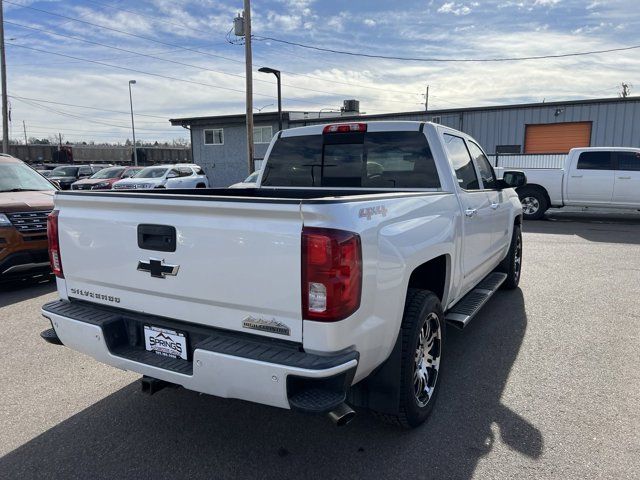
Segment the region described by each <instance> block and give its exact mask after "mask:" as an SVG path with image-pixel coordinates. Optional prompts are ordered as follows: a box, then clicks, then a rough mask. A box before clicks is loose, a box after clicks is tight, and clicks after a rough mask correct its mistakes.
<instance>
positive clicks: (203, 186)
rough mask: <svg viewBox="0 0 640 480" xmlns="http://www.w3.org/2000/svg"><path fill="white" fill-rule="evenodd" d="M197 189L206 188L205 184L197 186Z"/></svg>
mask: <svg viewBox="0 0 640 480" xmlns="http://www.w3.org/2000/svg"><path fill="white" fill-rule="evenodd" d="M196 188H205V185H204V183H199V184H197V185H196Z"/></svg>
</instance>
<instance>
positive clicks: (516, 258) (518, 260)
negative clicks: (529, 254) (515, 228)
mask: <svg viewBox="0 0 640 480" xmlns="http://www.w3.org/2000/svg"><path fill="white" fill-rule="evenodd" d="M521 269H522V235H518V236H517V237H516V251H515V253H514V255H513V273H514V276H515V279H516V282H517V281H518V279H519V278H520V270H521Z"/></svg>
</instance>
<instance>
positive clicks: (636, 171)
mask: <svg viewBox="0 0 640 480" xmlns="http://www.w3.org/2000/svg"><path fill="white" fill-rule="evenodd" d="M507 168H508V167H507ZM498 170H499V169H498ZM521 170H523V171H524V172H525V173H526V175H527V185H525V186H524V187H521V188H519V189H518V190H517V191H518V195H519V196H520V199H521V201H522V207H523V212H524V218H525V219H528V220H529V219H530V220H537V219H539V218H542V216H543V215H544V213H545V212H546V211H547V209H549V208H550V207H554V208H559V207H564V206H577V207H598V208H624V209H633V210H640V149H639V148H606V147H590V148H574V149H572V150H571V151H570V152H569V154H568V155H567V158H566V159H565V163H564V167H563V168H561V169H558V168H525V169H521Z"/></svg>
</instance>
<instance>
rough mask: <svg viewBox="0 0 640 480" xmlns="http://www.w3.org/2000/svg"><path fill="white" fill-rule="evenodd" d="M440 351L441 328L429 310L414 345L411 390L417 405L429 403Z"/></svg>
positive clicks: (438, 367)
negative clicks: (416, 343)
mask: <svg viewBox="0 0 640 480" xmlns="http://www.w3.org/2000/svg"><path fill="white" fill-rule="evenodd" d="M441 352H442V330H441V328H440V319H439V318H438V315H436V314H435V313H433V312H431V313H430V314H429V315H428V316H427V318H426V319H425V320H424V322H423V323H422V327H421V328H420V334H419V336H418V345H417V346H416V355H415V363H414V370H413V389H414V390H413V391H414V394H415V396H416V401H417V402H418V406H420V407H424V406H426V405H427V403H429V400H430V399H431V396H432V395H433V392H434V390H435V387H436V382H437V380H438V370H439V369H440V355H441Z"/></svg>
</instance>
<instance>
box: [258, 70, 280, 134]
mask: <svg viewBox="0 0 640 480" xmlns="http://www.w3.org/2000/svg"><path fill="white" fill-rule="evenodd" d="M258 71H259V72H262V73H273V74H274V75H275V76H276V80H277V81H278V131H280V130H282V89H281V85H280V70H276V69H274V68H269V67H262V68H260V69H258Z"/></svg>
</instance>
